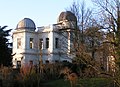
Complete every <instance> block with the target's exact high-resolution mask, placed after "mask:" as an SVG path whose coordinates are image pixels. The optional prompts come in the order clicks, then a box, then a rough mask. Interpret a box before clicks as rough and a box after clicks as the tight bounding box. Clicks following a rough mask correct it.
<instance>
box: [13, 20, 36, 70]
mask: <svg viewBox="0 0 120 87" xmlns="http://www.w3.org/2000/svg"><path fill="white" fill-rule="evenodd" d="M35 29H36V26H35V23H34V22H33V21H32V20H31V19H29V18H24V19H22V20H21V21H20V22H19V23H18V24H17V26H16V29H15V31H14V32H13V54H15V55H14V56H13V66H14V67H15V68H16V67H20V66H22V65H24V64H29V62H30V61H31V62H32V63H34V60H35V58H37V56H36V54H37V49H38V47H37V33H36V32H35Z"/></svg>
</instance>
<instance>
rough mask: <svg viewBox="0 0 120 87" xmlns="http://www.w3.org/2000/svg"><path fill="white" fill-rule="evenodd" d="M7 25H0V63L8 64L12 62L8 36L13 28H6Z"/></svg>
mask: <svg viewBox="0 0 120 87" xmlns="http://www.w3.org/2000/svg"><path fill="white" fill-rule="evenodd" d="M6 27H7V26H3V27H0V65H1V64H3V65H4V66H8V65H10V64H11V60H12V57H11V48H10V44H11V43H9V42H8V40H9V39H8V38H7V37H8V36H10V35H9V32H10V31H11V29H9V30H6Z"/></svg>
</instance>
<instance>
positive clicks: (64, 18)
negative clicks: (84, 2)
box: [57, 11, 77, 29]
mask: <svg viewBox="0 0 120 87" xmlns="http://www.w3.org/2000/svg"><path fill="white" fill-rule="evenodd" d="M57 22H58V23H62V25H63V26H64V27H66V28H73V29H75V28H76V26H77V18H76V16H75V15H74V14H73V13H72V12H71V11H66V12H61V13H60V15H59V18H58V21H57Z"/></svg>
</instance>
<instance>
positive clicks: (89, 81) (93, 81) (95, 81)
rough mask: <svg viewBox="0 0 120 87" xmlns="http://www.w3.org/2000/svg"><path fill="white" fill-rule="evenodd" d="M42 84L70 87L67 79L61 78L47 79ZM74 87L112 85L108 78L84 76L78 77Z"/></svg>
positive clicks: (49, 86)
mask: <svg viewBox="0 0 120 87" xmlns="http://www.w3.org/2000/svg"><path fill="white" fill-rule="evenodd" d="M42 85H43V86H46V87H70V84H69V81H65V80H63V79H60V80H55V81H49V82H47V83H43V84H42ZM76 87H113V84H112V81H111V79H109V78H84V79H79V83H78V84H77V86H76Z"/></svg>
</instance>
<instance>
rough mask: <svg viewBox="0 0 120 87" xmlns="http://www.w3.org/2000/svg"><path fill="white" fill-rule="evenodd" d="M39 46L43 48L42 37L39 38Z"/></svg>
mask: <svg viewBox="0 0 120 87" xmlns="http://www.w3.org/2000/svg"><path fill="white" fill-rule="evenodd" d="M39 48H40V49H43V39H40V40H39Z"/></svg>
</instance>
